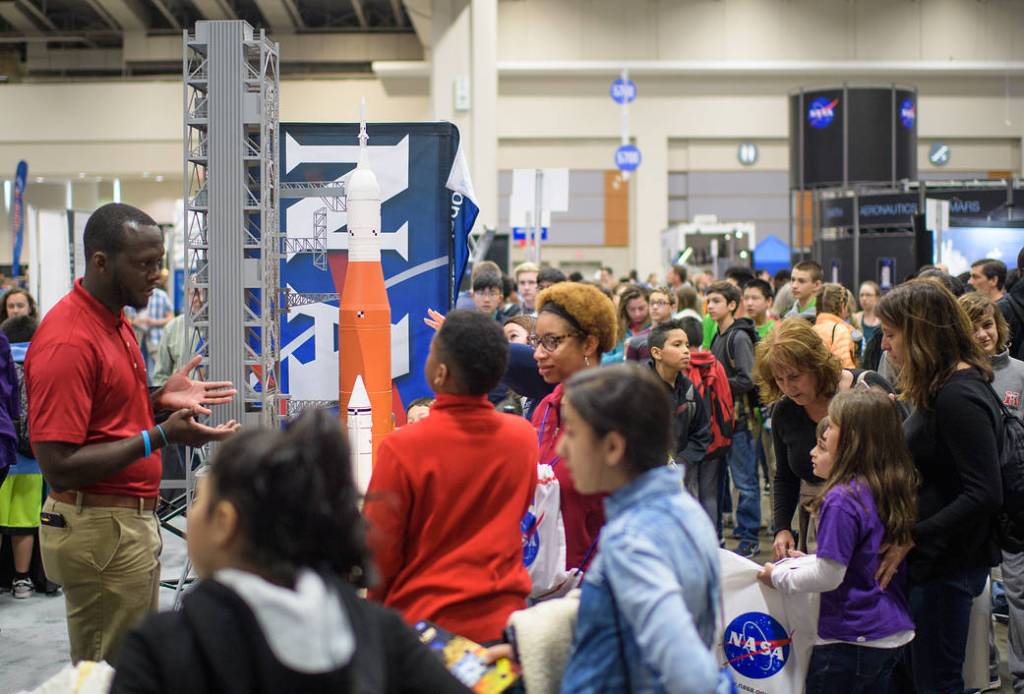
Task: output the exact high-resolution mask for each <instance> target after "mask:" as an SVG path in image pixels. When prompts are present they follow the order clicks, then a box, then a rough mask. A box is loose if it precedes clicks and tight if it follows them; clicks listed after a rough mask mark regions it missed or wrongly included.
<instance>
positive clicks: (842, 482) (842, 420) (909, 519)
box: [758, 389, 917, 694]
mask: <svg viewBox="0 0 1024 694" xmlns="http://www.w3.org/2000/svg"><path fill="white" fill-rule="evenodd" d="M822 422H823V423H827V424H826V425H825V426H824V427H822V426H821V425H820V424H819V429H822V428H824V430H825V431H824V437H823V438H824V450H823V451H822V450H820V448H821V443H819V444H818V447H816V448H815V449H814V451H813V452H812V458H813V460H814V471H815V474H817V475H818V476H819V477H821V478H823V479H825V480H826V481H825V485H824V488H823V489H822V492H821V494H820V495H819V496H818V497H817V498H816V499H815V500H814V501H813V502H812V504H811V508H812V510H813V512H814V513H815V514H816V515H817V516H818V550H817V552H816V555H815V557H814V561H813V562H808V563H800V564H796V565H787V564H786V563H780V564H778V565H773V564H771V563H768V564H765V565H764V569H762V571H761V573H760V574H759V576H758V578H760V579H761V581H762V582H764V583H765V584H767V585H768V586H770V587H773V588H778V589H779V590H781V591H783V592H785V593H821V614H820V617H819V619H818V639H817V642H816V645H815V646H814V650H813V652H812V654H811V664H810V667H809V668H808V671H807V686H806V691H807V693H808V694H821V693H823V692H835V693H836V694H839V693H840V692H850V693H860V692H880V693H881V694H885V693H886V692H887V691H889V680H890V677H891V675H892V672H893V670H894V668H895V667H896V664H897V663H898V662H899V661H900V659H901V657H902V655H903V649H904V646H906V644H908V643H909V642H910V641H912V640H913V638H914V623H913V621H912V620H911V617H910V606H909V605H908V604H907V595H906V568H905V566H901V567H900V570H899V573H898V575H897V577H896V580H894V581H893V582H891V583H890V584H889V585H888V587H887V588H885V589H882V588H881V587H879V585H878V582H877V581H876V580H875V572H876V571H877V569H878V565H879V561H880V554H879V550H880V548H881V547H882V546H884V545H885V544H886V543H891V544H906V543H908V542H909V541H910V537H911V531H912V529H913V527H914V523H915V521H916V520H917V498H916V488H917V471H916V470H915V469H914V465H913V463H912V462H911V460H910V454H909V453H908V452H907V447H906V444H905V443H904V440H903V428H902V424H901V417H900V412H899V409H898V407H897V405H896V404H895V403H894V402H893V401H892V400H890V398H889V396H888V395H887V394H886V393H885V392H884V391H880V390H875V389H862V390H851V391H847V392H845V393H840V394H838V395H836V397H834V398H833V399H832V402H831V403H830V404H829V407H828V417H827V418H826V419H823V420H822ZM789 556H790V557H798V556H802V555H801V553H800V552H795V551H791V552H790V553H789Z"/></svg>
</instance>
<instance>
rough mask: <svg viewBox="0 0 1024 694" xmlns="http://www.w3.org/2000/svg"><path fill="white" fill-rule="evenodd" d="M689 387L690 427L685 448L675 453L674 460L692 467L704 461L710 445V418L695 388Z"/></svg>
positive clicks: (691, 385)
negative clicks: (690, 396) (691, 402)
mask: <svg viewBox="0 0 1024 694" xmlns="http://www.w3.org/2000/svg"><path fill="white" fill-rule="evenodd" d="M689 387H690V389H691V390H692V391H694V398H693V408H691V412H690V426H689V431H688V432H687V436H686V447H685V448H683V450H681V451H677V452H676V460H677V461H678V462H686V463H689V464H691V465H693V464H696V463H699V462H701V461H702V460H704V456H705V455H706V454H707V452H708V444H710V443H711V417H710V415H709V414H708V410H707V408H706V407H704V400H703V398H701V397H700V396H699V395H697V394H696V388H695V387H694V386H693V384H692V383H691V384H690V386H689Z"/></svg>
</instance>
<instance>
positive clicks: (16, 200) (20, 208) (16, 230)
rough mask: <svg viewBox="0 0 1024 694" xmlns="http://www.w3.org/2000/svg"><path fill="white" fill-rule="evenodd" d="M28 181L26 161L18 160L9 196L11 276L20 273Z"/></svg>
mask: <svg viewBox="0 0 1024 694" xmlns="http://www.w3.org/2000/svg"><path fill="white" fill-rule="evenodd" d="M27 181H28V162H26V161H24V160H22V161H19V162H18V168H17V169H16V170H15V173H14V193H13V195H12V196H11V231H12V232H13V235H14V253H13V255H12V256H11V277H17V276H18V275H20V274H21V248H22V246H23V245H24V243H25V184H26V182H27Z"/></svg>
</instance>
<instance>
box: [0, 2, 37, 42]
mask: <svg viewBox="0 0 1024 694" xmlns="http://www.w3.org/2000/svg"><path fill="white" fill-rule="evenodd" d="M0 17H3V18H4V19H5V20H7V23H8V24H10V25H11V26H12V27H14V28H15V29H17V30H18V31H20V32H21V33H23V34H26V35H28V36H37V35H39V34H41V33H43V32H42V30H40V28H39V27H38V26H36V23H35V22H33V21H32V19H31V18H30V17H29V16H28V15H27V14H25V12H23V11H22V9H21V7H20V6H19V5H18V3H16V2H13V0H12V1H11V2H0Z"/></svg>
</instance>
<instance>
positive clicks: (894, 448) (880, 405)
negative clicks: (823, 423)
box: [811, 388, 920, 545]
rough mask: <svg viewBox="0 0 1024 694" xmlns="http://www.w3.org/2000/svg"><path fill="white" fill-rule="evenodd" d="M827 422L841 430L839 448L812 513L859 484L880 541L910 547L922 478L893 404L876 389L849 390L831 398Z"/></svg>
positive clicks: (885, 395)
mask: <svg viewBox="0 0 1024 694" xmlns="http://www.w3.org/2000/svg"><path fill="white" fill-rule="evenodd" d="M828 420H829V424H830V425H834V426H836V427H838V428H839V445H838V450H837V451H836V456H835V459H834V460H833V461H832V471H831V472H830V473H829V476H828V480H826V482H825V486H824V488H823V489H822V491H821V494H820V495H819V496H818V497H817V499H815V500H814V502H812V505H811V508H812V510H813V511H814V512H815V513H817V512H818V511H819V510H820V508H821V502H822V500H823V499H824V498H825V495H826V494H828V492H829V491H830V490H831V489H832V488H834V487H838V486H840V485H844V484H849V483H851V482H854V481H860V482H863V483H864V484H866V485H867V486H868V489H870V490H871V496H872V497H874V500H875V507H876V508H877V509H878V518H879V520H881V522H882V526H883V527H884V528H885V540H884V541H885V542H890V543H894V544H900V545H905V544H909V543H910V542H911V538H912V532H913V529H914V524H915V523H916V522H917V487H918V484H919V483H920V478H919V476H918V474H917V469H916V468H915V467H914V463H913V460H912V459H911V457H910V451H908V450H907V444H906V440H905V439H904V436H903V423H902V420H901V418H900V414H899V409H898V408H897V406H896V403H895V402H893V401H892V400H891V399H890V398H889V395H888V394H887V393H886V392H884V391H882V390H880V389H877V388H853V389H852V390H848V391H844V392H842V393H839V394H838V395H836V396H835V397H834V398H832V402H831V403H830V404H829V406H828Z"/></svg>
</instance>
